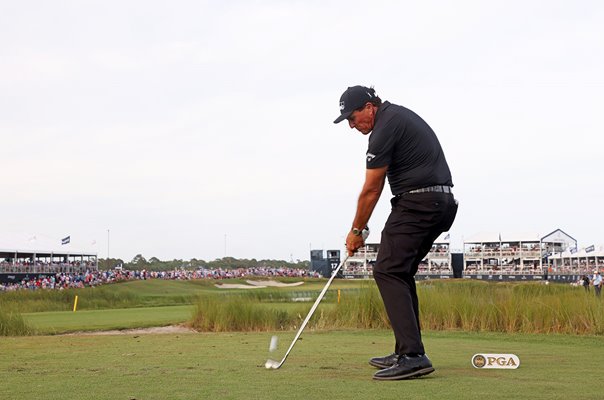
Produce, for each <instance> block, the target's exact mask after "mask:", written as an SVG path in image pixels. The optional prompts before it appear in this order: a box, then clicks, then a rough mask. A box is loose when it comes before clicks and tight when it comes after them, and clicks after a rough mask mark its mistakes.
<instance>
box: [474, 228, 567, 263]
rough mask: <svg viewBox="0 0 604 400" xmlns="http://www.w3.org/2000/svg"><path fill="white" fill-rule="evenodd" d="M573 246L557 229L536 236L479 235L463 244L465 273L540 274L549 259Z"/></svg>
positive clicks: (520, 234)
mask: <svg viewBox="0 0 604 400" xmlns="http://www.w3.org/2000/svg"><path fill="white" fill-rule="evenodd" d="M576 246H577V241H576V240H575V239H574V238H573V237H572V236H570V235H568V234H566V233H565V232H564V231H562V230H560V229H556V230H555V231H553V232H551V233H549V234H547V235H545V236H543V237H542V236H540V235H538V234H536V233H516V234H508V233H492V232H487V233H485V232H482V233H479V234H477V235H475V236H473V237H471V238H470V239H467V240H465V241H464V271H465V273H470V274H472V273H482V274H484V273H489V274H518V273H520V274H524V273H533V274H534V273H538V274H541V273H543V272H544V268H548V267H549V264H550V262H549V257H550V256H551V255H553V254H554V253H560V252H563V251H565V250H567V249H568V248H572V247H575V248H576Z"/></svg>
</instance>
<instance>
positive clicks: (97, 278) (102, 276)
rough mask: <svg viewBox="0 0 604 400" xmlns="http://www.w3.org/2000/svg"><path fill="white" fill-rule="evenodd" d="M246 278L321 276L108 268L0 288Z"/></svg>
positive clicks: (286, 271)
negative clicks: (153, 280) (150, 280)
mask: <svg viewBox="0 0 604 400" xmlns="http://www.w3.org/2000/svg"><path fill="white" fill-rule="evenodd" d="M248 277H264V278H275V277H292V278H320V277H321V275H320V274H319V273H318V272H315V271H309V270H306V269H300V268H269V267H254V268H237V269H222V268H211V269H205V268H201V269H198V270H184V269H181V270H173V271H147V270H141V271H138V270H137V271H129V270H125V269H120V268H116V269H113V270H107V271H86V272H83V273H65V272H61V273H57V274H45V275H39V276H37V277H36V276H34V277H31V278H30V279H23V280H22V281H20V282H14V283H0V291H12V290H20V289H30V290H35V289H58V290H63V289H69V288H83V287H92V286H99V285H104V284H108V283H114V282H120V281H130V280H146V279H167V280H190V279H230V278H248Z"/></svg>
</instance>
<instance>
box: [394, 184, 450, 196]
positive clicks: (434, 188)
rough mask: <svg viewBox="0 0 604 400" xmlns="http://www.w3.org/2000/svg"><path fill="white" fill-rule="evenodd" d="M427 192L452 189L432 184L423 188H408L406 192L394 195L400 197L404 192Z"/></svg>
mask: <svg viewBox="0 0 604 400" xmlns="http://www.w3.org/2000/svg"><path fill="white" fill-rule="evenodd" d="M428 192H437V193H453V190H452V188H451V186H445V185H434V186H428V187H424V188H421V189H413V190H409V191H408V192H404V193H401V194H397V195H395V196H394V197H401V196H404V195H406V194H412V193H428Z"/></svg>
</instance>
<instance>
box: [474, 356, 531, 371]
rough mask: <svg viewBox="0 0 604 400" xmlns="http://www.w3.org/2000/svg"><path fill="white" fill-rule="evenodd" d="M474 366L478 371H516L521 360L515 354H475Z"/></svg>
mask: <svg viewBox="0 0 604 400" xmlns="http://www.w3.org/2000/svg"><path fill="white" fill-rule="evenodd" d="M472 366H473V367H474V368H478V369H516V368H518V367H519V366H520V359H519V358H518V356H516V355H514V354H474V356H472Z"/></svg>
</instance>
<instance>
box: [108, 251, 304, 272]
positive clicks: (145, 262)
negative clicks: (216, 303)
mask: <svg viewBox="0 0 604 400" xmlns="http://www.w3.org/2000/svg"><path fill="white" fill-rule="evenodd" d="M98 261H99V269H101V270H107V269H113V268H115V267H122V268H124V269H128V270H132V271H136V270H139V271H140V270H143V269H145V270H147V271H168V270H174V269H191V270H194V269H199V268H207V269H212V268H214V269H217V268H222V269H236V268H301V269H308V268H310V261H307V260H305V261H301V260H296V261H295V262H292V261H285V260H256V259H255V258H252V259H247V258H241V259H237V258H233V257H223V258H217V259H216V260H214V261H205V260H198V259H196V258H192V259H190V260H188V261H187V260H179V259H174V260H170V261H162V260H160V259H158V258H157V257H151V258H149V259H146V258H145V257H144V256H143V255H142V254H137V255H136V256H134V258H133V259H132V260H131V261H129V262H126V261H124V260H122V259H121V258H99V260H98Z"/></svg>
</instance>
